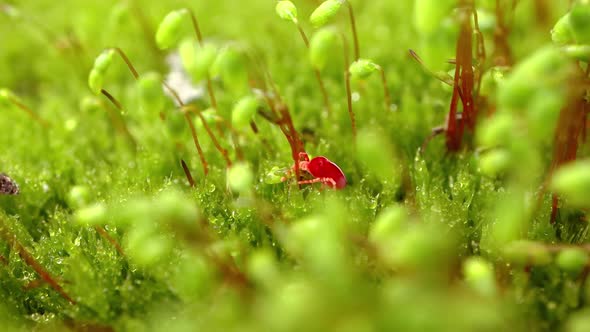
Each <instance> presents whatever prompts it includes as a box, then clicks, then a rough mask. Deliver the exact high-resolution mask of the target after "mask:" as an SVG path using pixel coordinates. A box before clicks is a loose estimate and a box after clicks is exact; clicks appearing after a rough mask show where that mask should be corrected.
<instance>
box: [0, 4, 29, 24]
mask: <svg viewBox="0 0 590 332" xmlns="http://www.w3.org/2000/svg"><path fill="white" fill-rule="evenodd" d="M0 12H2V13H4V14H5V15H6V16H8V17H10V18H11V19H13V20H17V19H21V18H22V17H23V15H22V13H21V11H20V10H18V9H17V8H16V7H14V6H11V5H9V4H7V3H3V4H0Z"/></svg>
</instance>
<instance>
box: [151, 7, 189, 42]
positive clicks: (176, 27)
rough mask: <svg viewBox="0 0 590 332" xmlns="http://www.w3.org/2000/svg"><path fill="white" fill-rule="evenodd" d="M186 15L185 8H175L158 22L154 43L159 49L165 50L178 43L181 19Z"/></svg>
mask: <svg viewBox="0 0 590 332" xmlns="http://www.w3.org/2000/svg"><path fill="white" fill-rule="evenodd" d="M186 15H188V11H187V10H186V9H179V10H175V11H172V12H170V13H168V15H166V17H164V19H163V20H162V22H160V25H159V26H158V31H156V44H157V45H158V47H159V48H160V49H162V50H165V49H168V48H170V47H172V46H174V45H176V43H178V40H179V39H180V35H181V31H182V21H183V20H184V18H185V17H186Z"/></svg>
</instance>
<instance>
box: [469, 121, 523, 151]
mask: <svg viewBox="0 0 590 332" xmlns="http://www.w3.org/2000/svg"><path fill="white" fill-rule="evenodd" d="M514 126H515V123H514V119H513V117H512V116H511V115H510V114H509V113H497V114H496V115H494V116H493V117H491V118H489V119H487V120H486V121H485V122H484V123H483V124H482V126H481V128H480V130H478V132H477V141H478V144H479V145H482V146H485V147H493V146H498V145H503V144H505V143H508V142H509V141H510V137H511V136H512V133H513V132H514Z"/></svg>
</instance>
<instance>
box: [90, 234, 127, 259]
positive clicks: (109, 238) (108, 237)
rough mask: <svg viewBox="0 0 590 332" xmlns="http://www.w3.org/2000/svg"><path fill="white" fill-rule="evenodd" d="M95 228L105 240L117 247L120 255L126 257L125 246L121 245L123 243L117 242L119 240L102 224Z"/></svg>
mask: <svg viewBox="0 0 590 332" xmlns="http://www.w3.org/2000/svg"><path fill="white" fill-rule="evenodd" d="M94 229H95V230H96V231H97V232H98V234H99V235H100V236H101V237H102V238H103V239H105V240H107V241H108V242H109V243H110V244H111V245H113V247H115V249H116V250H117V252H118V253H119V255H121V256H123V257H125V252H123V248H122V247H121V245H120V244H119V242H117V240H115V238H113V237H112V236H111V235H110V234H109V233H108V232H107V231H106V230H105V229H104V227H102V226H95V227H94Z"/></svg>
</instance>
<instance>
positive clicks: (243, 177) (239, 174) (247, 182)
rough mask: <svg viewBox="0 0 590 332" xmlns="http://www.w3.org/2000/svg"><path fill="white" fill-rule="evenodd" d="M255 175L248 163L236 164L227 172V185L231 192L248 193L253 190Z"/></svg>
mask: <svg viewBox="0 0 590 332" xmlns="http://www.w3.org/2000/svg"><path fill="white" fill-rule="evenodd" d="M253 182H254V174H253V173H252V170H251V169H250V166H249V165H248V164H246V163H237V164H234V165H233V166H232V167H231V168H229V169H228V171H227V184H228V185H229V187H230V188H231V190H233V191H235V192H238V193H246V192H248V191H249V190H251V189H252V183H253Z"/></svg>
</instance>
